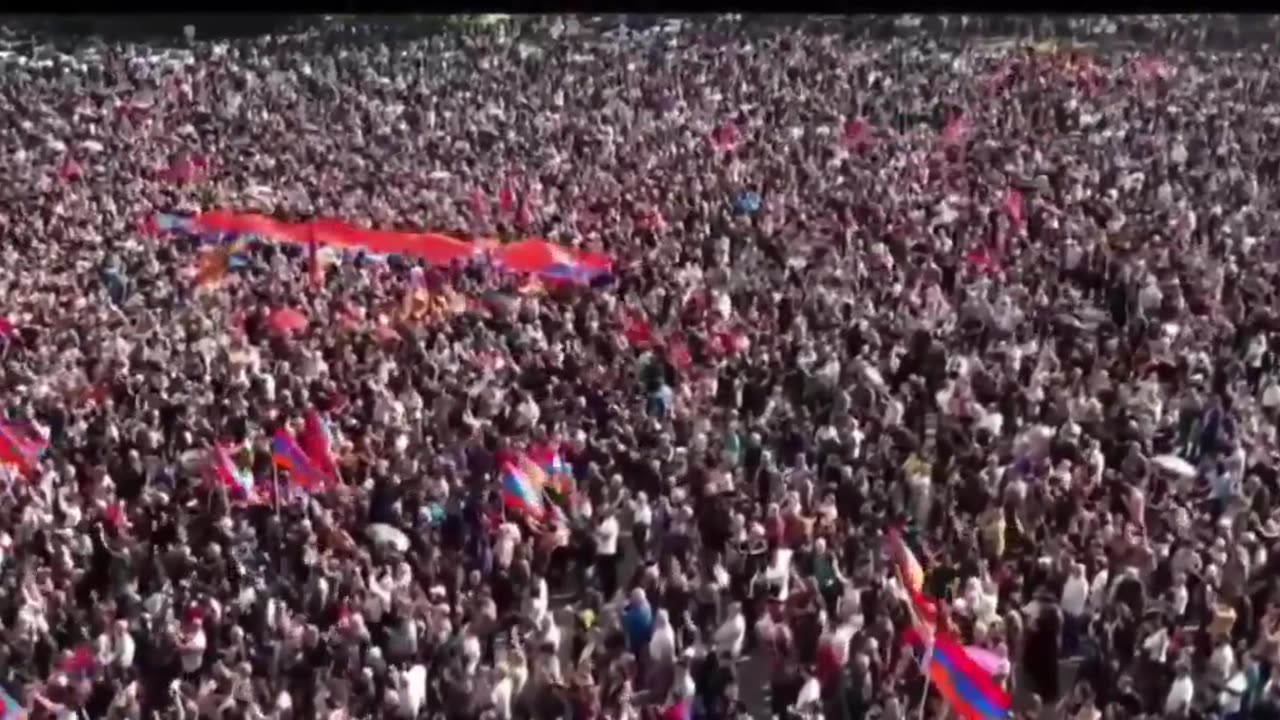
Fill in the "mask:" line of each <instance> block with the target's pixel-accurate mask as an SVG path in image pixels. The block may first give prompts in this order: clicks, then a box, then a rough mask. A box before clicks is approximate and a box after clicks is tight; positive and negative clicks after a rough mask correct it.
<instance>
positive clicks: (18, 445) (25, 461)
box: [0, 421, 49, 475]
mask: <svg viewBox="0 0 1280 720" xmlns="http://www.w3.org/2000/svg"><path fill="white" fill-rule="evenodd" d="M48 447H49V441H48V440H46V439H45V438H44V437H43V436H42V435H41V434H40V431H38V430H36V428H35V426H34V425H31V424H30V423H24V422H14V421H0V464H3V465H14V466H16V467H17V468H18V469H19V470H21V471H22V472H23V473H24V474H28V475H29V474H31V473H34V472H35V470H36V468H37V467H38V466H39V465H40V455H41V454H42V453H43V452H44V451H45V449H46V448H48Z"/></svg>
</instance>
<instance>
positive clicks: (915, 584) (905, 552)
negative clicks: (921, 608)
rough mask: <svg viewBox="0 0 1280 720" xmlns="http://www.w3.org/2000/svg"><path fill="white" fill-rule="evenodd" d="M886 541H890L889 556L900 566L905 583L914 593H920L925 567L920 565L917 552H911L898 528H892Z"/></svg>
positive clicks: (899, 570)
mask: <svg viewBox="0 0 1280 720" xmlns="http://www.w3.org/2000/svg"><path fill="white" fill-rule="evenodd" d="M886 542H887V543H888V548H889V557H890V558H892V559H893V562H894V564H895V565H897V567H898V572H900V573H901V575H902V583H903V585H905V586H906V588H907V591H908V592H910V593H912V594H913V595H915V594H918V593H920V592H921V591H922V589H923V588H924V567H923V566H921V565H920V561H919V560H917V559H916V556H915V553H913V552H911V548H910V547H908V546H907V543H906V541H905V540H903V538H902V532H901V531H900V530H898V529H897V528H892V529H890V530H889V534H888V537H887V539H886Z"/></svg>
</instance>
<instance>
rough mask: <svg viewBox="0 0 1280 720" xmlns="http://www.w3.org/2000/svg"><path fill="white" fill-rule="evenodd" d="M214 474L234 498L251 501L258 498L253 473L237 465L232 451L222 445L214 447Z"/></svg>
mask: <svg viewBox="0 0 1280 720" xmlns="http://www.w3.org/2000/svg"><path fill="white" fill-rule="evenodd" d="M213 474H214V477H215V478H217V480H218V482H219V483H220V484H221V485H222V486H223V487H225V488H227V490H228V491H229V492H231V493H232V497H233V498H235V499H237V500H244V501H250V502H252V501H255V500H257V499H258V498H257V493H255V492H254V487H253V473H251V472H249V471H248V470H245V469H244V468H241V467H240V466H238V465H236V462H235V460H233V459H232V457H231V452H230V451H229V450H227V448H225V447H223V446H222V445H215V446H214V448H213Z"/></svg>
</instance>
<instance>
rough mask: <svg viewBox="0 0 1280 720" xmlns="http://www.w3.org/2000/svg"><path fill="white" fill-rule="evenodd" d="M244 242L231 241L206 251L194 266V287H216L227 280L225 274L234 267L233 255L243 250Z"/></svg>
mask: <svg viewBox="0 0 1280 720" xmlns="http://www.w3.org/2000/svg"><path fill="white" fill-rule="evenodd" d="M244 245H245V243H244V241H242V240H233V241H231V242H229V243H226V244H224V245H222V246H221V247H217V248H214V249H212V250H209V251H206V252H205V254H204V255H203V256H201V258H200V262H199V264H198V265H196V273H195V285H196V287H217V286H219V285H221V284H222V282H223V281H224V280H226V278H227V273H228V272H230V271H231V269H232V268H233V267H236V263H235V262H234V260H235V255H236V253H238V252H240V250H242V249H243V248H244Z"/></svg>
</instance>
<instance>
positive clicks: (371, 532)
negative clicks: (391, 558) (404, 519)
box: [365, 523, 409, 552]
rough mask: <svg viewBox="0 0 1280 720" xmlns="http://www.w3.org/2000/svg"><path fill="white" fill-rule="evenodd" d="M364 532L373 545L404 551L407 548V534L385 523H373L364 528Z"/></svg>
mask: <svg viewBox="0 0 1280 720" xmlns="http://www.w3.org/2000/svg"><path fill="white" fill-rule="evenodd" d="M365 534H366V535H368V537H369V540H370V542H372V543H373V544H374V545H378V546H381V547H387V548H391V549H392V550H395V551H397V552H405V551H407V550H408V549H409V536H408V535H405V534H404V532H402V531H401V530H399V529H397V528H393V527H391V526H390V525H387V524H386V523H373V524H372V525H370V526H369V527H368V528H366V529H365Z"/></svg>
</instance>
